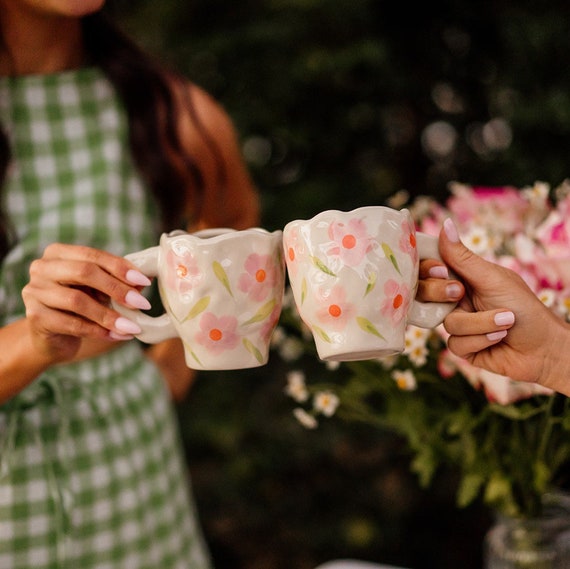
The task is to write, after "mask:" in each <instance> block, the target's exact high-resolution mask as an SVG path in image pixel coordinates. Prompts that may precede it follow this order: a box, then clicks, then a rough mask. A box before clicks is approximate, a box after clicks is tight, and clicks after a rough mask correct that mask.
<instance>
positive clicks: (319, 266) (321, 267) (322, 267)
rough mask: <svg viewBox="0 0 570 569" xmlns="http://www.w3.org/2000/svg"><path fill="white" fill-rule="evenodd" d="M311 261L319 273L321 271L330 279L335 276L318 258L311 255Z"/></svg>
mask: <svg viewBox="0 0 570 569" xmlns="http://www.w3.org/2000/svg"><path fill="white" fill-rule="evenodd" d="M311 261H312V262H313V264H314V265H315V267H317V269H319V270H320V271H323V273H326V274H327V275H330V276H331V277H336V274H335V273H333V272H332V271H331V270H330V269H329V268H328V267H327V266H326V265H325V264H324V263H323V262H322V261H321V260H320V259H319V258H318V257H315V256H314V255H311Z"/></svg>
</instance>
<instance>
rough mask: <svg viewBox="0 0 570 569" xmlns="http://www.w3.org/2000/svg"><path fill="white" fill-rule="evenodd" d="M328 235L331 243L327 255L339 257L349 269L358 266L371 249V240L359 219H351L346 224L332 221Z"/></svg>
mask: <svg viewBox="0 0 570 569" xmlns="http://www.w3.org/2000/svg"><path fill="white" fill-rule="evenodd" d="M328 233H329V237H330V239H331V241H332V242H333V243H332V244H331V246H330V248H329V250H328V251H327V255H331V256H333V257H339V258H340V260H341V261H342V262H343V263H344V264H345V265H347V266H349V267H356V266H357V265H359V264H360V263H361V262H362V259H364V257H365V256H366V254H367V253H368V252H369V251H370V250H371V249H372V240H371V238H370V236H369V235H368V233H367V231H366V225H365V223H364V221H362V220H361V219H356V218H353V219H350V220H349V221H348V223H343V222H339V221H333V222H332V223H331V224H330V226H329V231H328Z"/></svg>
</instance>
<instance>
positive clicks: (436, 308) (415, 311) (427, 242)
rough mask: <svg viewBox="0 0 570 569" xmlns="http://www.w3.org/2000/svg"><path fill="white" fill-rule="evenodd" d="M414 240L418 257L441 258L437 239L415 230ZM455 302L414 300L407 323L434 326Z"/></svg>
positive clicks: (442, 318) (450, 309)
mask: <svg viewBox="0 0 570 569" xmlns="http://www.w3.org/2000/svg"><path fill="white" fill-rule="evenodd" d="M416 242H417V246H418V253H419V256H420V259H438V260H440V261H441V260H442V259H441V255H440V254H439V249H438V239H437V237H434V236H432V235H427V234H426V233H422V232H419V231H418V232H416ZM456 305H457V303H456V302H419V301H418V300H414V301H413V302H412V306H411V308H410V312H409V314H408V324H413V325H415V326H419V327H420V328H435V327H436V326H438V325H439V324H441V323H442V322H443V321H444V319H445V317H446V316H447V315H448V314H449V313H450V312H451V311H452V310H453V309H454V308H455V306H456Z"/></svg>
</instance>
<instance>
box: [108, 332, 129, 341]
mask: <svg viewBox="0 0 570 569" xmlns="http://www.w3.org/2000/svg"><path fill="white" fill-rule="evenodd" d="M109 338H111V340H132V339H133V338H134V336H133V335H132V334H119V333H118V332H113V330H111V331H110V332H109Z"/></svg>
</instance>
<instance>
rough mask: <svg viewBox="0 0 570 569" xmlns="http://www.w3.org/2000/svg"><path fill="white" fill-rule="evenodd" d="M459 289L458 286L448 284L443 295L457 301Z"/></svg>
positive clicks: (459, 294)
mask: <svg viewBox="0 0 570 569" xmlns="http://www.w3.org/2000/svg"><path fill="white" fill-rule="evenodd" d="M461 293H462V291H461V287H460V286H459V285H458V284H450V285H447V286H446V287H445V294H447V297H448V298H451V299H453V300H459V299H460V298H461Z"/></svg>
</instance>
